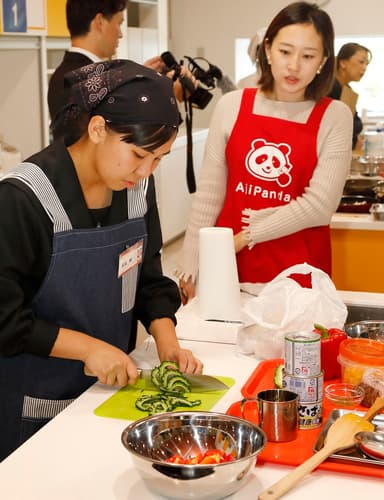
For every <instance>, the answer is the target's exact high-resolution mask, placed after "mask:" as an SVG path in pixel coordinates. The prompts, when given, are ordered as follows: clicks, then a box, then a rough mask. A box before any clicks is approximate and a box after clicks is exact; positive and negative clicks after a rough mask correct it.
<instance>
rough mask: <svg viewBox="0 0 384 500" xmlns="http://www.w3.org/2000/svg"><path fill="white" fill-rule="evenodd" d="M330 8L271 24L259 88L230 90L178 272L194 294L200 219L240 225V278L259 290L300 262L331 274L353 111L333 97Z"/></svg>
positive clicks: (184, 289)
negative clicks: (334, 228)
mask: <svg viewBox="0 0 384 500" xmlns="http://www.w3.org/2000/svg"><path fill="white" fill-rule="evenodd" d="M333 40H334V32H333V26H332V22H331V19H330V18H329V16H328V14H327V13H326V12H324V11H322V10H321V9H319V8H318V7H317V6H316V5H313V4H309V3H306V2H296V3H294V4H291V5H289V6H288V7H286V8H284V9H283V10H282V11H281V12H280V13H279V14H277V16H276V17H275V18H274V19H273V20H272V22H271V24H270V26H269V27H268V28H267V31H266V34H265V37H264V39H263V41H262V44H261V48H260V51H259V64H260V69H261V78H260V81H259V87H258V88H257V89H254V88H253V89H244V90H239V91H234V92H231V93H228V94H226V95H224V96H223V97H222V98H221V100H220V101H219V102H218V105H217V106H216V108H215V112H214V115H213V117H212V120H211V124H210V129H209V134H208V139H207V144H206V152H205V156H204V162H203V165H202V169H201V173H200V178H199V182H198V189H197V192H196V194H195V197H194V200H193V205H192V212H191V216H190V221H189V224H188V228H187V232H186V236H185V240H184V244H183V249H182V251H181V254H180V257H179V263H178V268H177V271H176V274H177V276H178V277H179V279H180V288H181V295H182V299H183V301H184V302H186V301H187V300H188V299H189V298H191V297H193V296H194V293H195V281H196V278H197V275H198V231H199V229H200V228H201V227H207V226H215V225H217V226H225V227H230V228H232V229H233V232H234V242H235V249H236V252H237V265H238V273H239V280H240V283H241V284H242V286H243V288H246V289H247V290H251V291H253V290H255V292H256V291H257V290H258V289H259V288H260V286H262V284H264V283H267V282H268V281H270V280H272V279H273V278H274V277H275V276H276V275H277V274H279V273H280V272H281V271H283V270H284V269H286V268H287V267H290V266H292V265H294V264H298V263H302V262H307V263H308V264H311V265H312V266H315V267H318V268H320V269H322V270H324V271H325V272H327V273H328V274H331V246H330V230H329V223H330V220H331V217H332V214H333V212H334V211H335V210H336V208H337V205H338V203H339V200H340V197H341V194H342V190H343V187H344V183H345V179H346V176H347V173H348V169H349V166H350V160H351V151H350V147H349V145H350V141H351V135H352V117H351V112H350V111H349V109H348V108H347V106H345V105H344V104H343V103H341V102H337V101H333V100H331V99H329V98H327V97H325V96H326V94H327V92H328V91H329V88H330V86H331V84H332V81H333V72H334V61H335V58H334V48H333Z"/></svg>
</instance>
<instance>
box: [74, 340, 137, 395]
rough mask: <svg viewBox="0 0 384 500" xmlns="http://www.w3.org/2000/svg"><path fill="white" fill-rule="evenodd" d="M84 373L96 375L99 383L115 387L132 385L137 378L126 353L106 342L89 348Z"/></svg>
mask: <svg viewBox="0 0 384 500" xmlns="http://www.w3.org/2000/svg"><path fill="white" fill-rule="evenodd" d="M84 373H85V374H86V375H91V376H93V377H97V379H98V382H100V383H101V384H105V385H110V386H117V387H124V386H126V385H127V384H130V385H132V384H134V383H135V382H136V381H137V378H138V371H137V367H136V365H135V363H134V362H133V360H132V359H131V358H130V357H129V356H128V354H126V353H125V352H124V351H122V350H121V349H119V348H117V347H115V346H113V345H110V344H108V343H106V342H100V345H97V346H95V347H93V348H92V349H90V351H89V353H88V354H87V356H86V358H85V359H84Z"/></svg>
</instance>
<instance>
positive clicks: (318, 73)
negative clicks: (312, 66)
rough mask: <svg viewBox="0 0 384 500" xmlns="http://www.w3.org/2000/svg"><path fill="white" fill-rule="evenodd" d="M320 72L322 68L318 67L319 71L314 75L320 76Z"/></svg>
mask: <svg viewBox="0 0 384 500" xmlns="http://www.w3.org/2000/svg"><path fill="white" fill-rule="evenodd" d="M321 70H322V66H320V67H319V69H318V70H317V71H316V75H320V73H321Z"/></svg>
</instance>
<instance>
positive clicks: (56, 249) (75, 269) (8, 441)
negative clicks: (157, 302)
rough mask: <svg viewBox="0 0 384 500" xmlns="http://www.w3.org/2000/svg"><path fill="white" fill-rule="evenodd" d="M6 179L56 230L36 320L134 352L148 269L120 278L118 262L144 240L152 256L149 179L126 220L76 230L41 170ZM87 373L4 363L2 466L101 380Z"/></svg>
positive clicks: (62, 365) (131, 196)
mask: <svg viewBox="0 0 384 500" xmlns="http://www.w3.org/2000/svg"><path fill="white" fill-rule="evenodd" d="M3 178H15V179H19V180H20V181H21V182H24V183H25V184H26V185H27V186H28V187H29V188H30V189H31V190H32V191H33V192H34V194H35V195H36V197H37V198H38V199H39V201H40V203H41V204H42V206H43V208H44V209H45V211H46V213H47V214H48V216H49V218H50V219H51V221H52V224H53V233H54V235H53V242H52V257H51V261H50V265H49V269H48V272H47V275H46V277H45V279H44V281H43V283H42V285H41V287H40V289H39V291H38V293H37V294H36V296H35V298H34V301H33V304H32V309H33V311H34V313H35V315H36V317H37V318H39V319H44V320H46V321H48V322H52V323H54V324H56V325H59V326H60V327H63V328H70V329H73V330H78V331H81V332H83V333H87V334H88V335H91V336H93V337H96V338H98V339H101V340H104V341H106V342H108V343H110V344H113V345H114V346H117V347H119V348H120V349H122V350H124V351H125V352H127V351H128V346H129V343H130V335H131V324H132V308H133V305H134V300H135V294H136V286H137V282H138V279H139V273H140V269H141V264H140V265H136V266H134V267H133V268H132V269H130V270H129V271H128V272H127V273H125V274H124V275H123V276H122V277H121V278H118V265H119V256H120V254H121V253H122V252H124V251H125V250H126V249H127V248H129V247H131V246H132V245H134V244H136V243H138V242H140V241H141V240H142V242H143V253H144V251H145V245H146V240H147V235H146V227H145V222H144V218H143V216H144V214H145V213H146V211H147V203H146V191H147V187H148V179H143V180H142V181H141V182H139V183H138V184H137V185H136V186H135V188H134V189H132V190H127V201H128V218H127V220H126V221H124V222H122V223H119V224H116V225H113V226H107V227H97V228H91V229H74V228H73V227H72V224H71V222H70V220H69V217H68V215H67V213H66V212H65V210H64V207H63V206H62V204H61V202H60V200H59V198H58V196H57V193H56V192H55V190H54V188H53V186H52V184H51V183H50V181H49V179H48V178H47V177H46V175H45V174H44V173H43V171H42V170H41V169H40V168H39V167H38V166H36V165H34V164H32V163H22V164H20V165H19V166H18V167H17V168H16V169H15V170H13V171H12V172H10V173H8V174H7V175H6V176H4V177H3ZM83 370H84V365H83V363H82V362H80V361H74V360H67V359H58V358H52V357H47V358H45V357H39V356H35V355H31V354H19V355H16V356H14V357H10V358H4V357H3V358H0V380H5V381H6V383H5V384H1V386H0V401H1V404H2V408H1V415H0V460H1V459H2V458H4V457H5V456H6V455H7V454H9V453H10V452H11V451H13V449H15V448H16V447H18V446H19V445H20V444H22V443H23V442H24V441H25V440H26V439H28V437H30V436H31V435H32V434H34V433H35V432H36V431H37V430H38V429H39V428H41V427H42V426H43V425H44V424H45V423H46V422H48V421H49V420H50V419H51V418H53V417H54V416H55V415H57V414H58V413H59V412H60V411H61V410H63V409H64V408H65V407H66V406H68V405H69V404H70V403H71V402H72V401H73V400H74V399H75V398H76V397H78V396H79V395H80V394H81V393H82V392H84V391H85V390H86V389H87V388H88V387H89V386H90V385H92V384H93V383H94V382H95V381H96V379H95V378H94V377H87V376H85V375H84V372H83ZM4 402H7V403H6V404H4Z"/></svg>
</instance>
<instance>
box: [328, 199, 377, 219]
mask: <svg viewBox="0 0 384 500" xmlns="http://www.w3.org/2000/svg"><path fill="white" fill-rule="evenodd" d="M375 202H376V200H375V198H373V197H371V196H362V195H355V196H342V197H341V200H340V203H339V206H338V208H337V212H349V213H361V214H368V213H369V209H370V208H371V205H372V204H373V203H375Z"/></svg>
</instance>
